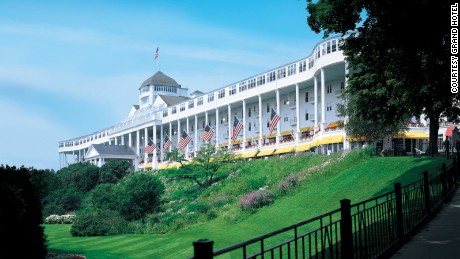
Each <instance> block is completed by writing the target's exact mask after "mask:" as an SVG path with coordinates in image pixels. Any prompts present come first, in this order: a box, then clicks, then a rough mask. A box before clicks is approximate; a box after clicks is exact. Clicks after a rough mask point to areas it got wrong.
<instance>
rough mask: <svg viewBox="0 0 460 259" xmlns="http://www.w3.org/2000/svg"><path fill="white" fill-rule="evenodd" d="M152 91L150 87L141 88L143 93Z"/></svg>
mask: <svg viewBox="0 0 460 259" xmlns="http://www.w3.org/2000/svg"><path fill="white" fill-rule="evenodd" d="M149 90H150V87H149V86H144V87H142V88H141V93H146V92H148V91H149Z"/></svg>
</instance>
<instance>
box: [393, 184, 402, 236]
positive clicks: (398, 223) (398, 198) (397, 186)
mask: <svg viewBox="0 0 460 259" xmlns="http://www.w3.org/2000/svg"><path fill="white" fill-rule="evenodd" d="M394 187H395V198H396V230H397V233H398V239H399V240H402V238H403V236H404V224H403V207H402V191H401V183H395V184H394Z"/></svg>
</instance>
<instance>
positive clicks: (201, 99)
mask: <svg viewBox="0 0 460 259" xmlns="http://www.w3.org/2000/svg"><path fill="white" fill-rule="evenodd" d="M196 105H197V106H200V105H203V96H202V97H198V100H197V102H196Z"/></svg>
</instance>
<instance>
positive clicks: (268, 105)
mask: <svg viewBox="0 0 460 259" xmlns="http://www.w3.org/2000/svg"><path fill="white" fill-rule="evenodd" d="M267 112H270V103H267Z"/></svg>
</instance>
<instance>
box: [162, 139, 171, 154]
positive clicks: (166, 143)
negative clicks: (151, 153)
mask: <svg viewBox="0 0 460 259" xmlns="http://www.w3.org/2000/svg"><path fill="white" fill-rule="evenodd" d="M171 144H172V141H171V140H170V139H169V137H168V135H166V136H165V143H164V144H163V151H164V152H167V151H168V148H169V146H171Z"/></svg>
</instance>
